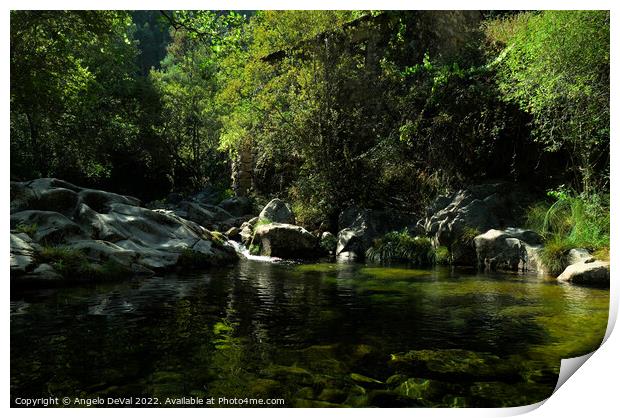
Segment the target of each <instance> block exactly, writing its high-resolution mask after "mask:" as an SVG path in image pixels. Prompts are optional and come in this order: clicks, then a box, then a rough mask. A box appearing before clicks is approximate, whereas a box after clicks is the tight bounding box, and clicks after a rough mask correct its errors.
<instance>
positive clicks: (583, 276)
mask: <svg viewBox="0 0 620 418" xmlns="http://www.w3.org/2000/svg"><path fill="white" fill-rule="evenodd" d="M558 281H560V282H568V283H573V284H584V285H593V286H604V287H609V262H607V261H596V260H594V259H588V260H585V261H580V262H579V263H575V264H571V265H570V266H568V267H566V269H565V270H564V272H562V274H560V275H559V276H558Z"/></svg>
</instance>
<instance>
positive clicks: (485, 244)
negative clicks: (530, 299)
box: [474, 228, 542, 271]
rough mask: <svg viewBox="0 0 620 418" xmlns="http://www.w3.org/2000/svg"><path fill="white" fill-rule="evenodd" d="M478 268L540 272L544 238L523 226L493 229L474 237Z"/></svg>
mask: <svg viewBox="0 0 620 418" xmlns="http://www.w3.org/2000/svg"><path fill="white" fill-rule="evenodd" d="M474 245H475V248H476V255H477V259H478V267H479V268H484V269H485V270H490V271H495V270H508V271H538V270H539V268H540V263H539V259H538V256H537V254H538V252H539V251H540V249H542V238H541V237H540V235H538V234H537V233H536V232H534V231H530V230H526V229H521V228H506V229H504V230H498V229H490V230H488V231H487V232H485V233H484V234H480V235H478V236H476V237H475V238H474Z"/></svg>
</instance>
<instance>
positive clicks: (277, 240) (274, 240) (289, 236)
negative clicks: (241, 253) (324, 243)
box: [252, 222, 320, 259]
mask: <svg viewBox="0 0 620 418" xmlns="http://www.w3.org/2000/svg"><path fill="white" fill-rule="evenodd" d="M252 242H253V244H258V245H260V249H261V255H266V256H270V257H280V258H302V259H304V258H315V257H317V256H318V255H319V254H320V251H319V246H318V239H317V238H316V237H315V236H314V235H313V234H312V233H310V232H309V231H307V230H306V229H304V228H302V227H301V226H296V225H290V224H283V223H275V222H274V223H271V224H264V225H258V226H257V228H256V230H255V231H254V238H253V240H252Z"/></svg>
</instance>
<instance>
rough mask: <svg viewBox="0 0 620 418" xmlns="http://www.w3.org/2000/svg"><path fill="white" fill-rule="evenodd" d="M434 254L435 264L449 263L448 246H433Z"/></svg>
mask: <svg viewBox="0 0 620 418" xmlns="http://www.w3.org/2000/svg"><path fill="white" fill-rule="evenodd" d="M434 255H435V257H434V259H435V264H438V265H442V266H443V265H448V264H450V250H449V249H448V247H444V246H439V247H437V248H435V250H434Z"/></svg>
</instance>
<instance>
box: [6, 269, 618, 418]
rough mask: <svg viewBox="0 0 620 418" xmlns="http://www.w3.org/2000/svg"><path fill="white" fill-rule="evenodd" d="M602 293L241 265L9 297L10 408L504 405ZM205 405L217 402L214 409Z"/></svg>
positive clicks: (590, 322) (412, 274) (584, 328)
mask: <svg viewBox="0 0 620 418" xmlns="http://www.w3.org/2000/svg"><path fill="white" fill-rule="evenodd" d="M608 304H609V291H608V290H606V289H594V288H586V287H578V286H572V285H566V284H558V283H556V282H555V281H554V280H552V279H548V278H544V277H538V276H524V275H513V274H479V273H475V272H473V271H468V270H458V269H450V268H436V269H431V270H417V269H410V268H406V267H398V266H395V267H381V266H374V265H364V264H336V263H319V264H294V263H282V262H280V263H269V262H265V261H264V260H247V259H246V260H241V261H240V262H239V263H238V264H237V265H235V266H233V267H229V268H217V269H212V270H207V271H201V272H192V273H187V274H171V275H165V276H158V277H152V278H148V279H136V280H132V281H125V282H118V283H105V284H93V285H82V286H74V287H63V288H49V289H36V290H32V289H19V288H14V289H13V290H12V293H11V399H12V401H13V402H14V400H15V398H16V397H46V396H59V397H63V396H70V397H80V398H97V397H113V398H114V397H119V398H120V397H130V396H136V397H152V398H157V399H158V401H159V402H160V403H162V402H163V400H164V399H166V398H178V397H193V398H209V397H215V398H216V399H217V398H219V397H227V398H234V397H237V398H261V399H269V398H281V399H283V400H284V401H283V403H284V406H340V405H343V406H359V407H362V406H411V407H416V406H456V407H465V406H478V407H497V406H517V405H525V404H530V403H534V402H537V401H540V400H542V399H545V398H547V397H548V396H549V395H550V394H551V393H552V391H553V388H554V387H555V384H556V381H557V374H558V372H559V365H560V359H561V358H565V357H573V356H578V355H582V354H585V353H587V352H589V351H591V350H593V349H596V348H597V347H598V346H599V344H600V343H601V340H602V338H603V335H604V333H605V328H606V325H607V316H608ZM216 406H217V405H216Z"/></svg>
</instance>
